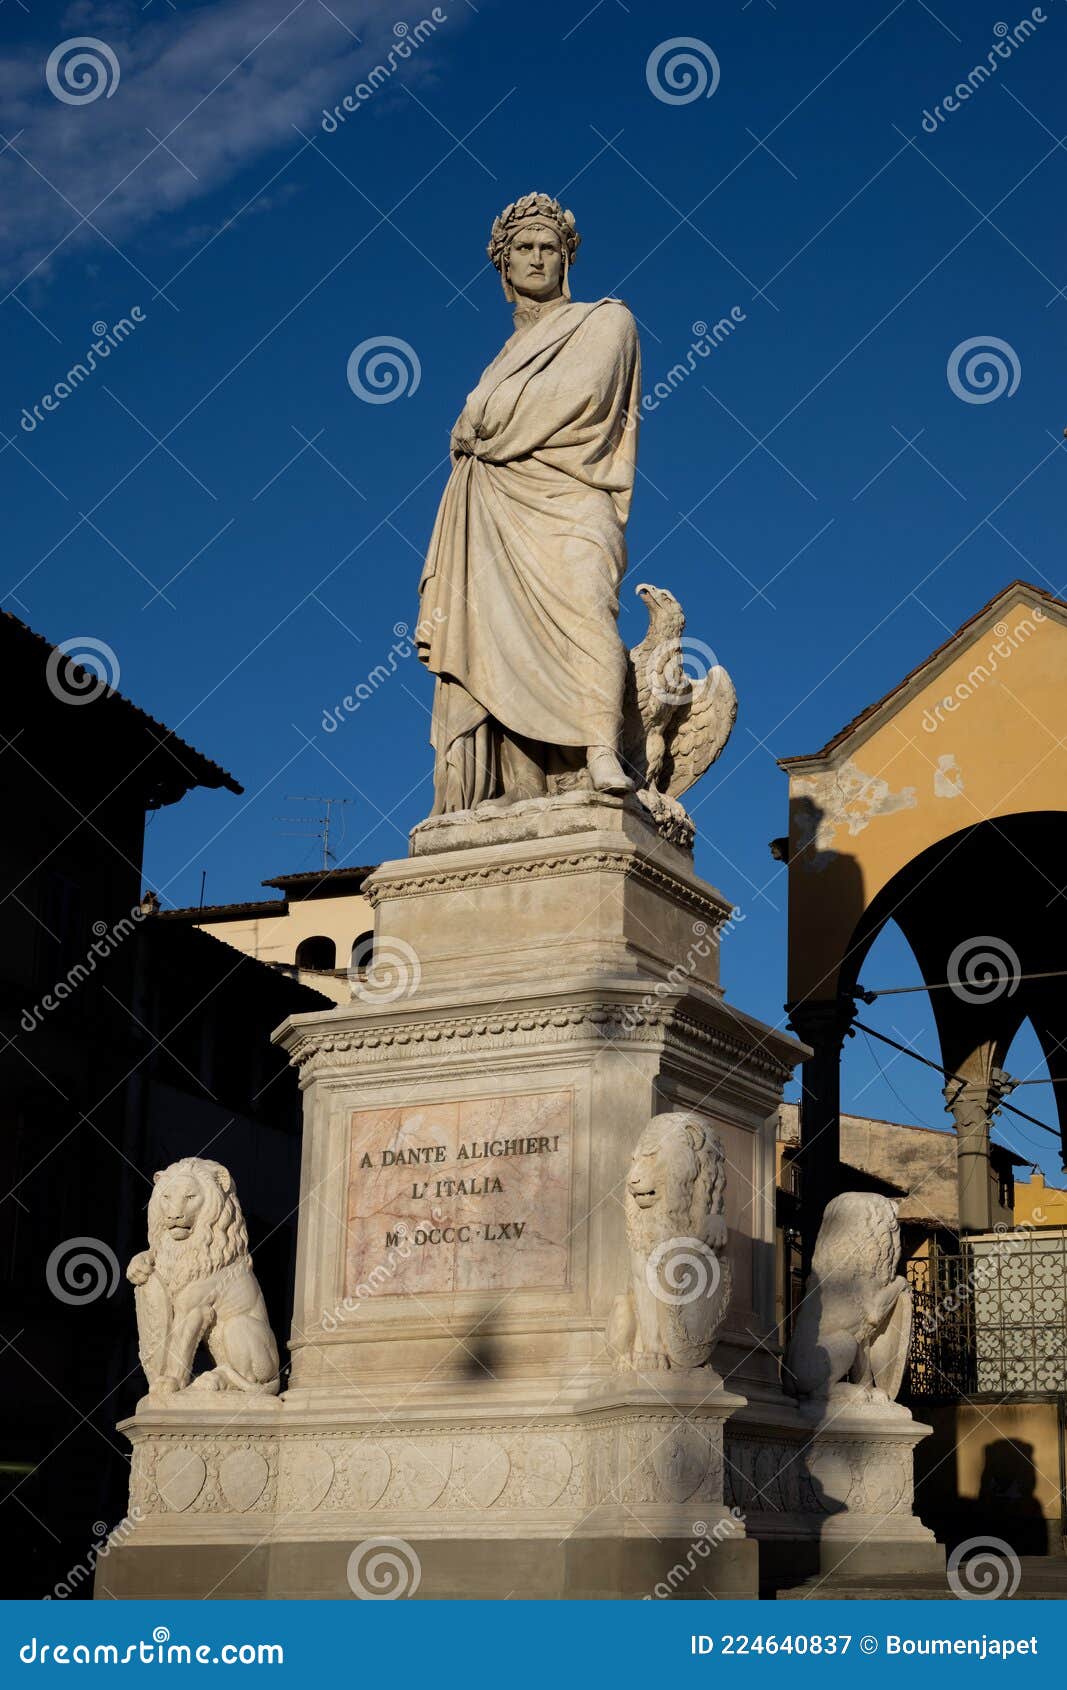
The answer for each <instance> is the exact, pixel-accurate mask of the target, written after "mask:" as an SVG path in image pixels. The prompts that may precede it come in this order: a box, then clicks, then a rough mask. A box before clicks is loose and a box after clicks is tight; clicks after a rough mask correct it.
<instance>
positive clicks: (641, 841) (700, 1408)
mask: <svg viewBox="0 0 1067 1690" xmlns="http://www.w3.org/2000/svg"><path fill="white" fill-rule="evenodd" d="M367 891H368V895H369V896H370V898H371V900H372V902H373V903H374V906H375V912H376V926H375V967H374V970H373V971H372V977H371V978H370V979H368V980H367V981H361V982H357V983H356V986H355V989H354V996H353V1001H352V1003H351V1004H350V1005H346V1006H343V1007H339V1008H337V1009H334V1010H331V1011H327V1012H323V1013H314V1014H310V1015H300V1016H295V1017H293V1018H292V1019H291V1020H290V1021H288V1022H287V1023H286V1024H285V1026H284V1027H283V1028H281V1029H280V1030H279V1032H278V1034H277V1035H276V1038H277V1040H278V1041H279V1042H280V1043H281V1044H282V1045H283V1046H284V1048H285V1049H286V1050H287V1051H288V1052H289V1053H290V1056H291V1058H292V1060H293V1062H294V1063H295V1064H296V1065H297V1066H298V1067H299V1070H300V1075H301V1084H302V1087H303V1089H304V1096H305V1116H304V1144H303V1161H302V1172H301V1192H300V1216H299V1237H298V1262H297V1288H296V1298H295V1308H294V1316H293V1330H292V1336H291V1339H290V1351H291V1355H292V1370H291V1377H290V1380H289V1385H288V1389H287V1390H286V1392H285V1394H284V1396H283V1397H282V1398H280V1399H278V1400H276V1401H267V1402H262V1401H261V1402H258V1403H257V1402H253V1401H249V1400H246V1399H242V1400H237V1399H234V1398H231V1396H230V1395H229V1394H227V1395H226V1396H224V1397H222V1398H219V1399H217V1400H216V1401H214V1402H211V1403H210V1404H205V1402H204V1399H203V1397H202V1396H201V1397H200V1399H199V1400H198V1401H196V1402H195V1403H193V1402H190V1400H189V1399H188V1398H179V1399H178V1400H175V1399H174V1398H170V1399H167V1401H166V1402H165V1403H156V1402H154V1401H152V1400H150V1399H149V1400H146V1401H145V1402H144V1403H142V1405H141V1406H140V1407H139V1409H138V1412H137V1414H136V1416H135V1417H134V1418H133V1419H132V1420H131V1421H128V1422H126V1423H125V1426H124V1428H123V1429H124V1430H125V1431H126V1433H127V1435H128V1436H129V1437H130V1440H131V1442H132V1444H133V1450H134V1454H133V1475H132V1485H131V1502H132V1505H133V1506H134V1507H136V1508H137V1509H138V1517H137V1518H138V1524H137V1526H136V1529H135V1531H134V1532H132V1533H131V1534H130V1535H128V1536H127V1537H125V1538H124V1541H123V1543H122V1545H121V1547H117V1548H116V1549H115V1551H114V1552H113V1553H112V1554H111V1555H110V1556H109V1557H108V1558H107V1560H106V1563H104V1564H103V1567H102V1572H101V1575H100V1579H98V1583H101V1591H102V1593H109V1594H115V1595H119V1594H123V1595H133V1594H149V1593H151V1594H156V1595H206V1594H209V1593H210V1594H216V1595H249V1594H258V1595H266V1594H270V1595H305V1596H327V1595H329V1596H334V1595H339V1596H343V1595H345V1594H347V1593H357V1594H358V1593H360V1592H359V1591H358V1590H354V1589H353V1579H352V1574H351V1565H350V1562H351V1557H352V1556H353V1555H354V1554H357V1552H360V1553H362V1552H363V1551H362V1549H361V1546H363V1545H365V1544H367V1542H368V1541H369V1540H375V1539H379V1538H390V1539H402V1540H403V1544H404V1552H405V1553H406V1552H408V1551H410V1552H411V1554H412V1555H413V1556H414V1557H415V1559H416V1560H417V1563H418V1568H419V1572H418V1579H417V1587H416V1588H415V1589H413V1590H412V1591H411V1593H412V1594H418V1595H419V1596H421V1597H433V1596H459V1595H462V1596H471V1597H478V1596H488V1595H493V1596H506V1595H509V1594H510V1595H528V1596H533V1595H559V1596H562V1595H568V1596H572V1597H581V1596H591V1597H598V1596H604V1597H607V1596H616V1597H619V1596H639V1595H644V1594H653V1593H655V1594H662V1593H664V1592H665V1593H666V1594H670V1595H676V1596H680V1597H685V1596H700V1595H706V1594H732V1595H755V1593H756V1558H757V1546H756V1544H755V1542H754V1541H752V1539H751V1536H750V1535H748V1534H746V1531H745V1527H744V1524H743V1522H741V1521H740V1520H739V1518H738V1515H737V1513H736V1512H731V1500H732V1499H731V1498H730V1497H729V1496H728V1494H727V1492H726V1490H725V1489H724V1484H725V1482H726V1481H725V1479H724V1467H725V1468H726V1469H728V1467H729V1460H728V1459H727V1460H724V1439H725V1441H726V1445H727V1448H728V1447H729V1437H730V1428H731V1427H732V1426H733V1425H735V1424H736V1423H737V1421H738V1417H739V1416H743V1415H744V1414H745V1413H747V1412H748V1410H749V1405H750V1404H752V1403H763V1404H768V1405H772V1407H771V1408H768V1409H767V1412H768V1413H772V1411H773V1406H774V1405H777V1409H778V1410H779V1411H780V1416H781V1415H784V1416H785V1418H786V1419H788V1417H789V1414H790V1413H792V1412H794V1411H792V1410H790V1409H789V1408H788V1406H787V1405H785V1403H784V1399H783V1398H782V1396H781V1392H780V1389H779V1386H778V1382H777V1366H776V1358H775V1355H774V1353H773V1345H770V1346H768V1344H767V1343H766V1342H765V1341H764V1340H765V1339H766V1338H767V1335H768V1333H769V1332H770V1331H771V1329H772V1327H773V1319H774V1314H773V1309H774V1137H775V1132H774V1118H775V1112H776V1108H777V1103H778V1099H779V1096H780V1092H781V1087H782V1084H783V1082H784V1081H785V1079H786V1078H787V1077H788V1075H789V1073H790V1071H791V1068H792V1066H793V1064H794V1063H795V1062H796V1060H798V1058H799V1057H800V1056H802V1054H803V1047H801V1046H798V1045H797V1044H796V1042H795V1041H794V1040H792V1039H791V1038H789V1037H788V1036H787V1035H785V1034H783V1033H780V1032H777V1031H775V1030H773V1029H771V1028H768V1027H765V1026H763V1025H762V1024H761V1023H759V1022H757V1021H755V1020H753V1019H752V1018H751V1017H750V1016H747V1015H745V1014H744V1013H743V1012H742V1011H740V1010H737V1009H735V1008H734V1007H733V1006H732V1005H731V1004H729V1003H728V1001H727V1000H726V998H725V996H724V994H723V991H722V988H721V985H720V981H719V944H718V941H717V938H716V935H717V932H718V930H719V929H720V927H721V926H722V925H723V924H724V923H725V922H726V921H727V920H728V918H729V916H730V913H731V908H730V905H729V904H728V903H727V902H726V901H725V900H724V899H723V898H722V897H721V895H720V894H719V893H717V892H716V891H714V889H713V888H711V887H710V886H708V885H706V884H705V883H704V882H702V881H701V880H699V879H698V878H697V877H696V876H695V874H694V872H693V868H692V862H691V859H690V858H689V856H688V855H687V854H685V853H683V852H682V851H680V850H679V849H677V848H675V847H674V846H672V845H669V844H667V843H666V842H665V841H664V840H663V839H661V838H660V836H659V835H658V834H657V833H656V832H655V830H654V828H653V827H652V826H651V825H650V823H649V822H648V820H647V817H646V815H645V813H644V812H643V811H642V809H641V807H640V806H639V805H637V804H636V802H635V801H634V800H632V799H627V800H621V799H618V798H605V797H599V796H596V795H592V794H573V795H567V796H561V797H557V798H553V799H549V800H536V801H532V802H531V803H529V804H523V805H516V806H515V807H514V808H513V809H511V810H510V811H508V812H506V813H503V814H500V815H492V814H484V813H482V814H479V815H477V816H471V815H467V816H459V817H445V818H439V819H437V820H435V821H432V822H430V823H426V824H424V825H423V826H422V827H421V828H418V829H416V830H415V832H414V834H413V836H412V852H411V855H410V856H409V857H408V858H406V859H404V860H402V861H396V862H389V863H385V864H383V865H382V866H381V867H380V868H379V869H378V870H377V871H376V873H375V874H374V876H373V877H372V879H371V881H370V882H369V883H368V886H367ZM671 1108H688V1109H696V1110H698V1111H700V1112H701V1113H702V1114H704V1115H705V1116H706V1117H707V1119H708V1120H709V1121H710V1122H711V1123H712V1124H713V1125H714V1126H715V1128H716V1130H717V1132H718V1133H719V1135H720V1137H721V1138H722V1140H723V1143H724V1146H725V1149H726V1154H727V1162H728V1170H727V1198H726V1203H727V1208H726V1219H727V1222H728V1225H729V1250H730V1256H731V1262H732V1269H733V1299H732V1302H731V1305H730V1309H729V1312H728V1315H727V1319H726V1323H725V1326H724V1328H723V1330H722V1332H721V1335H720V1340H719V1342H718V1345H717V1348H716V1351H715V1355H714V1357H713V1362H714V1367H715V1369H716V1371H715V1372H713V1371H712V1369H711V1368H708V1369H704V1370H702V1371H701V1372H699V1373H696V1374H685V1375H682V1374H670V1373H664V1374H662V1375H656V1376H653V1377H652V1378H651V1379H647V1380H642V1379H639V1378H638V1377H637V1376H636V1375H634V1374H632V1373H630V1374H626V1373H619V1372H617V1371H616V1370H615V1366H614V1363H613V1359H612V1357H611V1355H610V1354H609V1352H608V1351H607V1349H606V1346H605V1336H604V1334H605V1326H606V1324H607V1321H608V1317H609V1314H610V1310H611V1307H612V1304H613V1302H614V1300H615V1298H616V1296H617V1295H618V1293H619V1292H621V1291H623V1290H624V1289H625V1288H626V1285H627V1280H628V1273H629V1262H628V1252H627V1247H626V1241H625V1232H624V1218H623V1210H622V1205H621V1201H620V1199H621V1194H622V1188H623V1182H624V1180H625V1177H626V1173H627V1170H628V1166H629V1162H630V1157H631V1153H632V1151H633V1147H634V1145H635V1143H636V1141H637V1139H638V1137H639V1135H640V1133H641V1131H642V1129H643V1128H644V1126H645V1125H646V1123H647V1122H648V1120H649V1118H650V1117H651V1116H652V1115H653V1114H655V1113H657V1112H658V1111H661V1110H666V1109H671ZM720 1376H721V1377H720ZM723 1378H725V1380H726V1385H725V1386H724V1385H723V1383H722V1379H723ZM761 1412H762V1411H761ZM724 1429H725V1430H724ZM736 1506H737V1504H736V1503H735V1504H734V1507H735V1509H736ZM709 1544H710V1545H711V1546H712V1547H711V1550H710V1552H708V1546H709ZM357 1560H358V1556H357ZM679 1569H682V1571H681V1572H679ZM101 1581H102V1582H101ZM358 1582H359V1580H358V1578H357V1580H356V1584H357V1585H358ZM413 1582H414V1581H413ZM660 1585H663V1586H664V1591H663V1592H661V1591H660V1590H659V1589H658V1587H659V1586H660Z"/></svg>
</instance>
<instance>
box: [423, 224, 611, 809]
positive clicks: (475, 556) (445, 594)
mask: <svg viewBox="0 0 1067 1690" xmlns="http://www.w3.org/2000/svg"><path fill="white" fill-rule="evenodd" d="M578 243H579V235H578V231H577V229H576V228H575V226H574V218H573V216H572V215H571V213H570V212H569V211H564V210H563V208H562V206H560V205H559V204H558V203H557V201H555V200H553V199H550V198H549V197H548V195H547V194H527V195H525V197H524V198H522V199H520V200H517V201H516V202H515V203H514V204H513V205H509V206H508V207H507V208H506V209H505V210H504V211H503V212H501V214H500V216H499V217H498V218H497V219H496V221H495V223H494V224H493V230H492V237H491V239H490V242H489V248H488V251H489V256H490V258H491V259H492V261H493V263H494V265H495V266H496V268H497V269H498V270H499V272H500V277H501V281H502V282H503V286H504V294H505V297H506V298H507V299H508V301H509V302H510V303H512V304H513V305H514V306H515V328H514V332H513V334H512V335H511V337H510V339H509V340H507V341H506V342H505V344H504V346H503V348H502V349H501V351H500V352H499V353H498V355H497V356H496V358H494V360H493V362H492V363H491V364H490V365H489V367H488V369H487V370H485V372H484V373H483V375H482V378H481V380H480V381H479V383H478V385H477V387H476V388H475V389H474V391H473V393H471V394H469V395H468V397H467V403H466V405H465V406H464V408H463V410H462V412H461V413H460V416H459V420H458V421H457V423H456V425H455V428H454V429H453V431H452V466H453V467H452V474H451V476H450V478H449V482H448V485H447V487H446V488H445V492H444V496H443V498H442V500H441V505H440V509H439V510H438V514H437V521H436V524H435V526H434V530H433V536H432V538H431V540H430V548H429V553H428V556H427V559H426V566H425V569H424V570H423V575H422V580H421V582H420V594H421V606H420V614H419V629H418V641H419V655H420V656H421V658H422V660H423V661H424V662H425V663H426V665H427V667H428V668H429V669H430V670H431V671H432V673H433V674H434V675H435V676H436V677H437V682H436V689H435V696H434V710H433V727H432V731H431V739H432V742H433V746H434V751H435V756H436V770H435V794H434V813H435V814H440V813H442V812H444V811H452V810H467V809H471V808H473V807H474V806H475V805H479V804H487V803H488V804H492V805H493V806H494V807H502V806H504V805H507V804H510V803H514V802H515V801H516V800H518V799H522V798H532V797H536V796H538V795H539V794H541V793H544V792H546V791H547V790H549V789H550V784H551V785H554V782H555V779H556V778H558V777H560V776H563V775H568V774H569V775H570V776H571V783H574V782H575V779H577V784H584V785H591V786H592V787H593V788H594V790H596V791H598V792H614V793H623V792H628V791H630V790H631V788H632V785H633V783H632V782H631V781H630V780H629V778H628V777H627V775H626V773H625V771H624V770H623V767H622V764H621V762H620V760H619V750H620V737H621V732H622V713H623V693H624V687H625V680H626V652H625V649H624V647H623V644H622V641H621V639H620V637H619V631H618V627H617V621H616V619H617V615H618V590H619V584H620V582H621V580H622V578H623V575H624V574H625V571H626V545H625V540H624V530H625V526H626V519H627V516H628V515H629V509H630V497H631V493H632V491H633V479H634V459H635V453H636V443H637V436H636V417H637V407H638V401H639V398H640V361H639V351H638V344H637V331H636V328H635V325H634V320H633V317H632V316H631V315H630V312H629V311H628V310H627V308H626V306H625V305H623V304H622V303H621V301H620V300H617V299H598V300H594V301H592V302H579V301H577V300H572V299H571V296H570V286H569V273H570V266H571V264H572V263H573V262H574V255H575V252H576V250H577V247H578ZM583 770H584V771H585V773H584V774H582V773H581V771H583Z"/></svg>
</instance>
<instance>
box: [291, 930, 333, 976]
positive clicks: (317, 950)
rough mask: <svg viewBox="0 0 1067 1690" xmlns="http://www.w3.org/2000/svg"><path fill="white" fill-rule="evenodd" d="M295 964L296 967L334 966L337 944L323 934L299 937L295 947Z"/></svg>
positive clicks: (317, 967)
mask: <svg viewBox="0 0 1067 1690" xmlns="http://www.w3.org/2000/svg"><path fill="white" fill-rule="evenodd" d="M296 966H297V967H298V968H316V969H323V968H336V966H337V946H336V945H335V944H334V942H333V940H332V939H327V938H326V937H325V936H324V935H323V934H321V933H320V934H318V935H316V937H315V938H313V939H301V941H300V943H299V945H297V947H296Z"/></svg>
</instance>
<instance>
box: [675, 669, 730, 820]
mask: <svg viewBox="0 0 1067 1690" xmlns="http://www.w3.org/2000/svg"><path fill="white" fill-rule="evenodd" d="M736 716H737V693H736V692H735V690H734V683H733V681H731V679H730V677H729V675H728V674H727V673H726V670H725V669H724V668H723V667H722V666H721V664H718V663H716V664H715V666H714V668H712V669H710V670H709V671H708V673H707V674H706V675H705V676H704V678H703V680H700V681H696V682H694V684H693V687H692V690H691V692H690V694H689V698H688V700H687V701H686V703H684V704H682V705H680V706H679V708H678V710H677V712H676V714H675V717H674V720H673V721H672V723H671V725H670V729H669V731H668V735H667V764H666V768H665V770H664V777H665V778H664V780H663V782H662V784H663V785H664V786H665V789H666V791H667V794H668V796H669V797H671V798H680V797H681V795H682V793H683V792H688V791H689V788H690V787H691V786H695V785H696V782H697V781H698V780H699V779H700V777H701V775H703V774H706V772H707V771H708V769H710V768H711V765H712V764H713V763H714V761H715V759H716V757H718V756H719V755H720V753H721V752H722V750H723V748H724V746H725V744H726V741H727V740H728V739H729V737H730V734H731V732H732V731H733V725H734V720H735V718H736Z"/></svg>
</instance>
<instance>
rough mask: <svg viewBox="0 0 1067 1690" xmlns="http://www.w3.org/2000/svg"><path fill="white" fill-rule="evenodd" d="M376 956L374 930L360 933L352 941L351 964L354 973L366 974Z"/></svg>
mask: <svg viewBox="0 0 1067 1690" xmlns="http://www.w3.org/2000/svg"><path fill="white" fill-rule="evenodd" d="M373 956H374V930H373V928H371V929H369V930H368V931H367V932H366V933H360V934H359V935H358V936H357V937H356V939H354V940H353V943H352V961H351V963H350V965H349V967H350V970H351V972H352V973H356V972H358V973H360V974H365V973H366V971H367V969H368V968H369V967H370V965H371V960H372V958H373Z"/></svg>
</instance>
